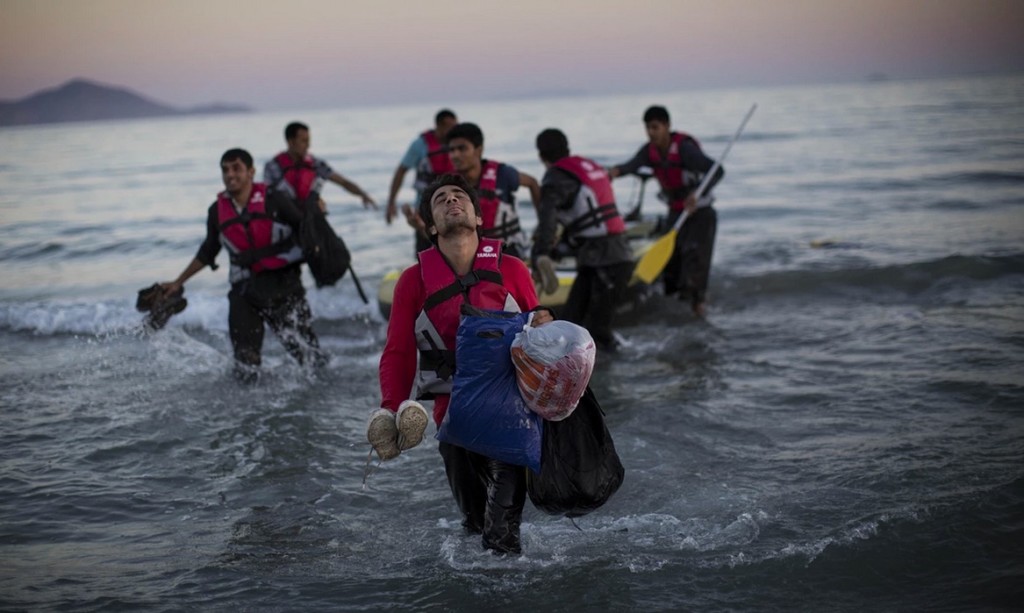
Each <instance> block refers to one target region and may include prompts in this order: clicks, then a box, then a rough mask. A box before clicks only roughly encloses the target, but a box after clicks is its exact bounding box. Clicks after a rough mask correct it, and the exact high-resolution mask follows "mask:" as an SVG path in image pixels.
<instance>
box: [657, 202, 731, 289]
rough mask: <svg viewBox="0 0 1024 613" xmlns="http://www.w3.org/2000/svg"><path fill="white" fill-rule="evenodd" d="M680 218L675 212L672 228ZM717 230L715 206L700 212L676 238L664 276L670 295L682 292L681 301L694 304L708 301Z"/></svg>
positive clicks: (670, 220)
mask: <svg viewBox="0 0 1024 613" xmlns="http://www.w3.org/2000/svg"><path fill="white" fill-rule="evenodd" d="M678 218H679V213H678V212H672V213H671V214H670V215H669V218H668V225H669V226H671V225H672V224H674V223H675V222H676V219H678ZM717 229H718V213H716V212H715V209H713V208H711V207H703V208H699V209H697V210H696V211H695V212H694V213H693V214H692V215H690V216H689V217H687V219H686V221H684V222H683V227H682V228H680V229H679V234H678V236H677V237H676V248H675V250H674V251H673V252H672V257H671V259H669V261H668V264H667V265H666V266H665V272H664V273H663V274H662V281H663V282H664V283H665V294H666V295H667V294H674V293H676V292H678V293H679V298H680V299H681V300H689V301H690V303H691V304H693V305H697V304H700V303H702V302H704V301H705V300H706V299H707V291H708V277H709V275H710V273H711V255H712V253H713V252H714V249H715V232H716V230H717Z"/></svg>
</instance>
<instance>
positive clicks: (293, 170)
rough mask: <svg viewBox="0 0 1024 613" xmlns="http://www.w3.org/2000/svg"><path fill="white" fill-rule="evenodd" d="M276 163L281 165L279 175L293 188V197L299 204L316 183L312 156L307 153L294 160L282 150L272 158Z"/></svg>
mask: <svg viewBox="0 0 1024 613" xmlns="http://www.w3.org/2000/svg"><path fill="white" fill-rule="evenodd" d="M274 161H275V162H277V165H278V166H280V167H281V176H282V177H284V180H285V181H287V182H288V185H291V186H292V189H293V190H295V199H296V200H297V201H298V202H299V203H300V204H301V203H303V202H305V201H306V198H308V197H309V192H310V191H312V189H313V184H314V183H316V180H317V176H316V164H315V162H314V160H313V156H311V155H309V154H307V155H306V156H305V157H304V158H302V159H301V160H299V161H298V162H296V161H295V160H294V159H292V156H291V155H289V154H288V152H287V151H282V152H281V153H278V154H277V157H275V158H274Z"/></svg>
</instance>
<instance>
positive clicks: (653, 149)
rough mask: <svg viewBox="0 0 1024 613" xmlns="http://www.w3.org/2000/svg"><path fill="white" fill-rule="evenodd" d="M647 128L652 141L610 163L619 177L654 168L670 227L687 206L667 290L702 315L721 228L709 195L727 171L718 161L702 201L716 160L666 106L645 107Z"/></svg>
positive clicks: (666, 274)
mask: <svg viewBox="0 0 1024 613" xmlns="http://www.w3.org/2000/svg"><path fill="white" fill-rule="evenodd" d="M644 127H645V129H646V130H647V138H648V142H647V144H645V145H643V146H641V147H640V150H639V151H637V153H636V155H634V156H633V159H631V160H629V161H628V162H626V163H624V164H618V165H616V166H612V167H610V168H609V169H608V174H609V175H610V176H611V178H613V179H614V178H615V177H618V176H620V175H626V174H636V173H637V171H639V170H640V169H641V168H645V167H648V168H651V169H653V171H654V176H655V177H657V178H658V183H659V184H660V185H661V195H662V198H663V199H664V200H665V202H666V203H667V204H668V207H669V214H668V219H667V224H666V229H667V228H671V227H672V226H673V224H675V222H676V220H677V219H678V218H679V216H680V215H682V214H683V211H686V213H687V217H686V221H684V222H683V227H682V228H681V229H680V231H679V235H678V237H677V239H676V247H675V250H674V251H673V252H672V258H671V259H670V260H669V262H668V265H666V266H665V272H664V274H663V276H662V280H663V281H664V283H665V293H666V294H673V293H676V292H678V293H679V298H680V299H681V300H688V301H689V302H690V307H691V308H692V309H693V312H694V314H696V315H697V316H698V317H703V316H704V313H705V302H706V300H707V289H708V275H709V274H710V272H711V255H712V252H713V251H714V247H715V231H716V229H717V227H718V216H717V215H716V213H715V210H714V209H713V208H711V204H712V202H714V198H712V197H711V196H710V195H709V194H710V193H711V190H712V189H713V188H714V187H715V184H717V183H718V182H719V181H720V180H721V179H722V176H723V175H724V174H725V170H724V169H723V168H722V167H721V166H719V168H718V171H717V172H715V175H714V176H713V177H712V178H711V182H710V183H709V184H708V187H707V191H706V192H705V193H704V195H703V197H702V198H701V200H700V202H698V201H697V199H696V197H695V196H696V194H695V193H694V192H695V191H696V189H697V187H698V186H699V185H700V182H701V181H702V180H703V176H704V174H705V173H707V172H709V171H710V170H711V168H712V167H713V166H714V165H715V161H714V160H713V159H711V158H709V157H708V156H706V155H704V152H703V151H702V150H701V148H700V144H699V143H698V142H697V141H696V139H694V138H693V137H692V136H690V135H689V134H684V133H682V132H673V131H672V124H671V121H670V120H669V115H668V110H667V109H665V107H663V106H652V107H650V108H648V109H647V111H646V112H644Z"/></svg>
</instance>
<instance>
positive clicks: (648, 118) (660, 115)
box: [644, 106, 672, 124]
mask: <svg viewBox="0 0 1024 613" xmlns="http://www.w3.org/2000/svg"><path fill="white" fill-rule="evenodd" d="M652 121H660V122H661V123H669V124H670V123H672V122H671V120H669V118H668V109H666V108H665V107H663V106H652V107H648V109H647V110H646V111H644V123H650V122H652Z"/></svg>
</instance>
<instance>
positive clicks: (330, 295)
mask: <svg viewBox="0 0 1024 613" xmlns="http://www.w3.org/2000/svg"><path fill="white" fill-rule="evenodd" d="M186 297H187V298H188V307H187V308H186V309H185V310H184V311H182V312H181V313H179V314H178V315H175V316H174V317H172V318H171V320H170V321H169V322H168V324H167V326H168V327H169V328H175V327H184V328H192V329H199V330H204V331H207V332H214V333H227V329H228V325H227V324H228V301H227V299H226V298H225V297H224V295H223V293H219V292H218V293H215V294H200V295H187V296H186ZM307 299H308V301H309V304H310V308H311V309H312V311H313V315H314V318H315V321H316V320H319V321H321V324H322V325H323V324H325V323H327V322H331V323H333V322H339V321H340V322H358V323H360V324H361V325H363V324H365V322H366V321H368V320H369V321H379V320H380V315H379V314H378V313H377V306H376V304H375V303H372V302H371V304H369V305H366V304H363V302H362V301H361V300H360V299H359V298H358V297H357V296H355V295H354V292H352V291H351V288H350V287H349V288H331V289H330V290H321V291H311V292H309V293H308V294H307ZM143 317H144V315H143V314H142V313H140V312H138V311H137V310H136V309H135V296H134V294H133V295H132V296H131V297H130V298H126V299H116V300H94V301H87V300H49V301H32V302H21V303H17V302H15V303H7V304H0V330H8V331H11V332H20V333H29V334H36V335H43V336H55V335H66V334H73V335H76V334H77V335H87V336H106V335H119V334H142V333H143V325H142V324H143ZM327 325H328V326H330V324H327Z"/></svg>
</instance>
